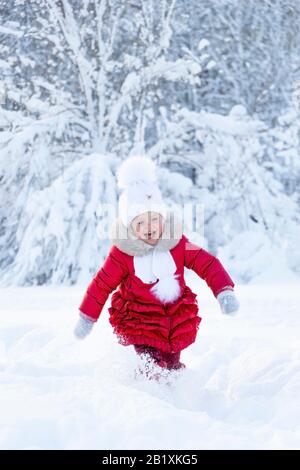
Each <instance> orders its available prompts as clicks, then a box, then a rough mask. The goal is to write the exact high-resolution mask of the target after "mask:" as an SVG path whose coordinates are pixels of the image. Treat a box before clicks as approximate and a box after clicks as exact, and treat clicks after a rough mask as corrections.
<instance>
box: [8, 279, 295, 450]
mask: <svg viewBox="0 0 300 470" xmlns="http://www.w3.org/2000/svg"><path fill="white" fill-rule="evenodd" d="M188 284H189V285H190V286H191V287H192V288H193V290H194V291H195V292H198V293H199V295H198V303H199V308H200V312H201V316H202V318H203V321H202V323H201V324H200V329H199V333H198V339H197V342H196V343H194V344H193V345H192V346H191V347H190V348H188V349H185V350H184V351H183V353H182V360H183V361H184V362H185V363H186V365H187V367H188V368H187V369H186V370H184V371H183V372H181V373H180V374H179V375H178V374H177V375H176V376H174V377H173V380H172V384H171V386H170V385H167V384H160V385H158V384H157V383H154V382H149V381H146V380H140V381H136V380H134V378H133V370H134V367H135V366H136V364H137V361H138V359H137V357H136V356H135V353H134V351H133V348H131V347H123V346H121V345H119V344H117V342H116V339H115V337H114V335H113V334H112V329H111V326H110V324H109V323H108V313H107V309H105V311H103V313H102V316H101V317H100V319H99V322H98V323H97V324H96V326H95V329H94V331H93V332H92V334H91V336H90V337H88V338H87V339H86V340H85V341H84V342H78V341H76V340H75V339H73V337H72V331H73V327H74V324H75V321H76V320H77V307H78V304H79V302H80V300H81V297H82V295H83V292H84V287H78V286H77V287H75V288H65V287H60V288H55V287H48V288H46V287H45V288H44V287H40V288H37V287H36V288H8V289H1V290H0V296H1V325H0V383H1V388H0V448H2V449H29V448H34V449H90V448H93V449H107V450H108V449H217V448H218V449H240V448H241V449H278V448H281V449H292V448H299V447H300V348H299V337H300V334H299V333H300V315H299V310H300V284H299V283H298V284H286V285H284V284H282V285H279V284H276V285H275V284H274V285H258V286H254V285H251V286H236V293H237V295H238V298H239V300H240V304H241V308H240V311H239V314H238V316H236V317H225V316H223V315H222V314H221V313H220V310H219V306H218V303H217V301H216V300H215V299H214V297H213V295H212V294H211V292H210V291H209V290H208V288H207V287H206V285H205V284H204V282H203V281H202V280H200V282H199V278H197V277H193V276H191V277H190V280H189V281H188ZM108 304H109V301H108V303H107V304H106V307H107V306H108Z"/></svg>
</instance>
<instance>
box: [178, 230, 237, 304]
mask: <svg viewBox="0 0 300 470" xmlns="http://www.w3.org/2000/svg"><path fill="white" fill-rule="evenodd" d="M183 238H184V241H185V249H184V265H185V266H186V267H187V268H189V269H192V270H193V271H195V273H197V274H198V276H200V277H201V278H202V279H204V280H205V282H206V284H207V285H208V287H209V288H210V289H211V290H212V292H213V294H214V296H215V297H217V295H218V294H219V293H220V292H221V291H222V290H225V289H231V290H233V288H234V285H235V284H234V282H233V280H232V279H231V277H230V276H229V274H228V272H227V271H226V270H225V268H224V267H223V265H222V264H221V262H220V261H219V260H218V258H216V257H215V256H213V255H212V254H211V253H209V252H208V251H205V250H204V249H203V248H200V247H199V246H198V245H196V244H195V243H192V242H190V241H189V239H188V238H187V237H186V236H185V235H183Z"/></svg>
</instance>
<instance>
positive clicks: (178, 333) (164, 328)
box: [108, 286, 202, 352]
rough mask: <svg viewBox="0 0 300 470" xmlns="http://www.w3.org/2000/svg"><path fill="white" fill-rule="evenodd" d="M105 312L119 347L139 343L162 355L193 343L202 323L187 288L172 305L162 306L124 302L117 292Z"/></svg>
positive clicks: (189, 290) (195, 301)
mask: <svg viewBox="0 0 300 470" xmlns="http://www.w3.org/2000/svg"><path fill="white" fill-rule="evenodd" d="M108 312H109V322H110V324H111V325H112V327H113V329H114V333H115V334H116V335H117V336H118V342H119V343H120V344H122V345H123V346H129V345H134V344H143V345H147V346H152V347H154V348H157V349H160V350H161V351H164V352H178V351H181V350H182V349H184V348H186V347H188V346H189V345H190V344H192V343H194V341H195V339H196V336H197V332H198V328H199V324H200V322H201V320H202V318H201V317H200V316H199V315H198V303H197V295H196V294H194V293H193V292H192V291H191V289H190V288H189V287H188V286H185V287H184V290H183V292H182V295H181V296H180V297H179V298H178V299H177V300H176V301H175V302H173V303H172V304H165V305H163V304H155V303H142V302H141V301H138V300H126V299H124V298H123V297H122V295H121V293H120V291H119V290H117V291H115V292H114V293H113V294H112V297H111V306H110V307H109V308H108Z"/></svg>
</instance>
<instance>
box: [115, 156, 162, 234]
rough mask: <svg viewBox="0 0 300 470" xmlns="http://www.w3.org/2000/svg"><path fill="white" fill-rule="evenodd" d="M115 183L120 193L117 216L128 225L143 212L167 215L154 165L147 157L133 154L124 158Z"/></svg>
mask: <svg viewBox="0 0 300 470" xmlns="http://www.w3.org/2000/svg"><path fill="white" fill-rule="evenodd" d="M117 184H118V187H119V189H121V190H122V193H121V195H120V198H119V217H120V218H121V220H122V222H123V224H124V225H125V226H126V227H129V225H130V224H131V222H132V220H133V219H134V218H135V217H136V216H138V215H140V214H143V213H144V212H148V211H152V212H157V213H159V214H161V215H162V216H163V217H164V218H165V217H166V215H167V206H166V205H165V203H164V201H163V198H162V195H161V192H160V189H159V187H158V183H157V178H156V165H155V163H154V162H153V161H152V160H150V158H148V157H142V156H135V157H129V158H127V159H126V160H124V161H123V162H122V164H121V166H120V168H119V169H118V170H117Z"/></svg>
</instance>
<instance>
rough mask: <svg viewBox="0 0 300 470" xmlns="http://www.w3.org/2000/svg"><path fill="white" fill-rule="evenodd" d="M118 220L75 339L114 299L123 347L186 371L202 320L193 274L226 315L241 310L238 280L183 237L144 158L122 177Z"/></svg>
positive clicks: (130, 162) (126, 165) (112, 310)
mask: <svg viewBox="0 0 300 470" xmlns="http://www.w3.org/2000/svg"><path fill="white" fill-rule="evenodd" d="M117 180H118V186H119V188H120V189H121V190H123V191H122V194H121V196H120V198H119V216H118V218H117V219H116V221H115V222H114V224H113V225H112V228H111V230H110V236H109V238H110V240H111V242H112V245H111V248H110V251H109V253H108V256H107V258H106V259H105V261H104V264H103V265H102V267H101V268H100V270H99V271H98V273H97V274H96V275H95V276H94V278H93V279H92V281H91V282H90V284H89V285H88V287H87V290H86V293H85V295H84V298H83V300H82V302H81V304H80V306H79V319H78V322H77V324H76V327H75V330H74V334H75V336H76V337H77V338H79V339H82V338H85V337H86V335H87V334H89V333H90V331H91V329H92V327H93V325H94V324H95V322H96V321H97V320H98V318H99V315H100V313H101V311H102V309H103V307H104V305H105V302H106V300H107V298H108V296H109V295H110V294H111V293H112V292H113V291H114V290H115V289H116V288H117V287H118V289H117V290H116V291H115V292H114V293H113V295H112V298H111V306H110V307H109V308H108V311H109V322H110V324H111V325H112V327H113V331H114V333H115V334H116V335H117V337H118V342H119V343H120V344H122V345H124V346H129V345H132V346H133V347H134V349H135V351H136V352H137V354H139V355H143V357H144V358H145V357H146V358H147V359H148V360H149V359H150V360H151V361H152V362H154V364H155V365H158V366H159V367H161V368H163V369H168V370H176V369H183V368H184V367H185V365H184V364H183V363H182V362H180V353H181V351H182V350H183V349H185V348H187V347H188V346H189V345H191V344H192V343H194V341H195V339H196V335H197V331H198V328H199V324H200V322H201V320H202V318H201V317H200V316H199V315H198V304H197V295H196V294H195V293H193V292H192V291H191V289H190V288H189V287H188V286H187V285H186V283H185V279H184V267H186V268H189V269H193V270H194V271H195V272H196V273H197V274H198V275H199V276H200V277H201V278H202V279H204V280H205V281H206V283H207V285H208V286H209V287H210V289H211V290H212V292H213V295H214V296H215V297H216V298H217V300H218V301H219V304H220V307H221V310H222V312H223V313H226V314H231V313H234V312H235V311H237V310H238V308H239V303H238V301H237V299H236V297H235V295H234V290H233V289H234V282H233V280H232V279H231V277H230V276H229V274H228V273H227V272H226V270H225V269H224V267H223V266H222V264H221V262H220V261H219V260H218V259H217V258H216V257H215V256H213V255H212V254H210V253H209V252H207V251H205V250H204V249H203V248H200V247H199V246H197V245H195V244H194V243H192V242H190V241H189V239H188V238H187V237H186V235H184V234H183V233H182V227H181V223H180V222H179V218H177V216H175V213H173V212H172V211H169V210H168V209H167V207H166V205H165V204H164V202H163V200H162V196H161V192H160V190H159V187H158V184H157V181H156V167H155V164H154V162H152V160H150V159H148V158H146V157H130V158H128V159H127V160H125V161H124V162H123V163H122V165H121V167H120V168H119V171H118V172H117Z"/></svg>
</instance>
